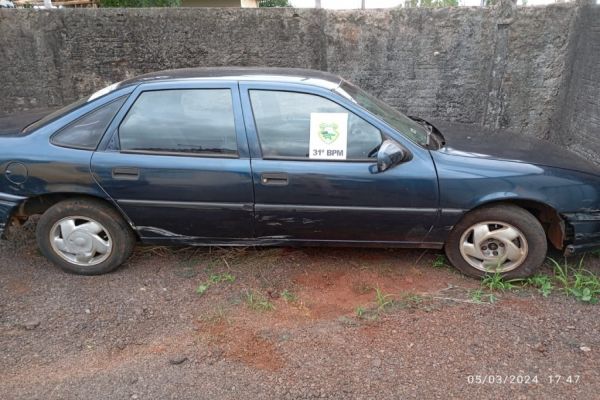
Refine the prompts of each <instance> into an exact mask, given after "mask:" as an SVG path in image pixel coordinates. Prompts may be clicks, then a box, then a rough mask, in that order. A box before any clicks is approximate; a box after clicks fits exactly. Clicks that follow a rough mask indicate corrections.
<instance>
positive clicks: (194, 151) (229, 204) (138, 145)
mask: <svg viewBox="0 0 600 400" xmlns="http://www.w3.org/2000/svg"><path fill="white" fill-rule="evenodd" d="M115 121H118V122H113V124H111V127H110V128H109V131H108V132H109V133H108V134H112V135H113V136H112V137H110V138H109V139H108V140H105V141H103V143H105V148H104V149H103V150H99V151H97V152H96V153H95V154H94V155H93V158H92V171H93V173H94V176H95V178H96V179H97V180H98V182H99V183H100V185H101V186H102V188H103V189H104V190H105V191H106V192H107V193H108V194H109V195H110V196H111V197H112V198H113V199H114V200H116V202H117V204H118V205H119V206H120V207H121V208H122V210H123V211H124V212H125V214H126V215H127V216H128V217H129V219H130V220H131V221H132V222H133V224H134V225H135V227H136V229H137V230H138V232H139V234H140V236H142V237H144V238H145V239H152V238H160V239H165V238H168V239H172V240H174V241H180V242H183V243H188V242H193V241H195V240H197V239H201V240H203V241H208V242H210V240H212V239H214V241H216V242H223V241H227V240H234V239H248V238H251V237H252V236H253V226H252V225H253V209H252V206H253V187H252V177H251V174H250V160H249V157H248V149H247V141H246V137H245V132H244V127H243V120H242V117H241V105H240V102H239V91H238V88H237V83H234V82H232V83H226V82H225V83H224V82H214V83H195V84H192V85H190V84H189V83H186V84H176V83H171V84H168V83H150V84H145V85H142V86H141V87H139V88H137V89H136V91H135V92H134V93H133V94H132V95H131V96H130V98H129V99H128V100H127V102H126V103H125V105H124V107H123V109H122V110H121V111H120V112H119V114H118V115H117V117H116V118H115Z"/></svg>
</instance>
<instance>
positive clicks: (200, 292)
mask: <svg viewBox="0 0 600 400" xmlns="http://www.w3.org/2000/svg"><path fill="white" fill-rule="evenodd" d="M209 287H210V284H208V283H201V284H200V285H198V287H197V288H196V293H197V294H198V295H200V296H202V295H203V294H204V293H206V291H207V290H208V288H209Z"/></svg>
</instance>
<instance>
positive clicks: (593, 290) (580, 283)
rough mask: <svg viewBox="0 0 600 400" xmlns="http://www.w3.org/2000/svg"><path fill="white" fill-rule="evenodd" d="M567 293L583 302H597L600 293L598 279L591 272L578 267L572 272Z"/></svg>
mask: <svg viewBox="0 0 600 400" xmlns="http://www.w3.org/2000/svg"><path fill="white" fill-rule="evenodd" d="M569 293H570V294H572V295H573V296H575V298H576V299H577V300H579V301H582V302H584V303H597V302H598V296H599V295H600V280H599V279H598V277H597V276H596V275H594V274H592V273H591V272H589V271H587V270H584V269H579V270H577V271H576V272H575V273H574V274H573V281H572V285H571V286H570V287H569Z"/></svg>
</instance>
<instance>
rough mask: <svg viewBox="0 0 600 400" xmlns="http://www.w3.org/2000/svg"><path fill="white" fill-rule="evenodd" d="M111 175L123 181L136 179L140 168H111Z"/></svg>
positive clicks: (138, 176)
mask: <svg viewBox="0 0 600 400" xmlns="http://www.w3.org/2000/svg"><path fill="white" fill-rule="evenodd" d="M112 177H113V179H119V180H124V181H137V180H138V179H139V178H140V170H139V169H138V168H113V170H112Z"/></svg>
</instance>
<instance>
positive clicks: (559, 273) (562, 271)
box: [548, 257, 583, 294]
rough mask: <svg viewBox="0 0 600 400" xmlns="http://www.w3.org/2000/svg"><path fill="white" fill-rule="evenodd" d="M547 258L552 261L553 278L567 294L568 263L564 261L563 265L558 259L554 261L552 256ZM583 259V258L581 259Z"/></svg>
mask: <svg viewBox="0 0 600 400" xmlns="http://www.w3.org/2000/svg"><path fill="white" fill-rule="evenodd" d="M548 260H550V262H551V263H552V267H553V270H554V279H556V280H557V281H558V283H560V284H561V286H562V287H563V291H564V292H565V293H566V294H568V293H569V289H568V288H569V285H570V282H569V281H570V279H569V264H567V263H566V262H565V264H564V265H560V263H559V262H558V261H556V260H555V259H553V258H550V257H549V258H548ZM582 260H583V259H582Z"/></svg>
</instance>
